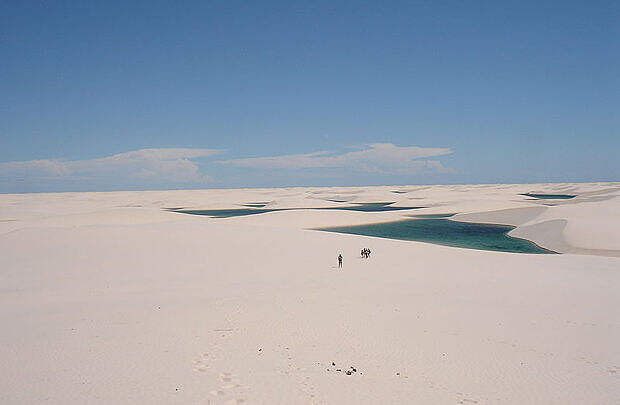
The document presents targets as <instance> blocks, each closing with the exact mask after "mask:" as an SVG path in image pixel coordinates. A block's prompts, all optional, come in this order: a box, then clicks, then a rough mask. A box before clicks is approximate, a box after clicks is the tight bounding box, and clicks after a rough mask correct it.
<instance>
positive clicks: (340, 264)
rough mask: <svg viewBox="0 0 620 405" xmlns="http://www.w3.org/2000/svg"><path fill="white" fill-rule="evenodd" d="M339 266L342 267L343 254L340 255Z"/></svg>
mask: <svg viewBox="0 0 620 405" xmlns="http://www.w3.org/2000/svg"><path fill="white" fill-rule="evenodd" d="M338 267H339V268H342V255H338Z"/></svg>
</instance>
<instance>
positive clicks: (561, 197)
mask: <svg viewBox="0 0 620 405" xmlns="http://www.w3.org/2000/svg"><path fill="white" fill-rule="evenodd" d="M521 195H524V196H526V197H533V198H538V199H545V200H570V199H571V198H575V197H577V196H576V195H572V194H533V193H525V194H521Z"/></svg>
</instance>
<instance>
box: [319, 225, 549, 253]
mask: <svg viewBox="0 0 620 405" xmlns="http://www.w3.org/2000/svg"><path fill="white" fill-rule="evenodd" d="M512 229H514V227H512V226H508V225H492V224H477V223H469V222H457V221H451V220H449V219H442V218H429V219H407V220H403V221H396V222H384V223H379V224H369V225H355V226H343V227H330V228H320V229H318V230H321V231H328V232H338V233H348V234H354V235H365V236H375V237H379V238H388V239H401V240H411V241H419V242H429V243H435V244H438V245H446V246H453V247H460V248H467V249H477V250H494V251H500V252H513V253H554V252H552V251H550V250H546V249H543V248H541V247H540V246H538V245H536V244H534V243H532V242H530V241H528V240H525V239H519V238H513V237H510V236H508V235H507V233H508V232H509V231H511V230H512Z"/></svg>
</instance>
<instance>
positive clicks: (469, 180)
mask: <svg viewBox="0 0 620 405" xmlns="http://www.w3.org/2000/svg"><path fill="white" fill-rule="evenodd" d="M1 10H2V11H1V12H0V193H21V192H56V191H110V190H146V189H181V188H222V187H290V186H363V185H397V184H403V185H404V184H474V183H538V182H590V181H620V159H618V151H620V114H619V112H620V22H619V21H620V3H619V2H617V1H596V0H594V1H570V0H564V1H527V0H524V1H442V0H430V1H406V2H404V1H402V2H401V1H385V2H377V1H355V2H352V1H335V0H332V1H314V2H307V1H304V2H297V1H263V2H251V1H246V2H239V1H234V0H226V1H205V0H203V1H189V0H186V1H183V2H178V1H158V0H150V1H115V0H107V1H88V0H84V1H71V2H69V1H62V0H56V1H36V0H33V1H5V2H2V5H1Z"/></svg>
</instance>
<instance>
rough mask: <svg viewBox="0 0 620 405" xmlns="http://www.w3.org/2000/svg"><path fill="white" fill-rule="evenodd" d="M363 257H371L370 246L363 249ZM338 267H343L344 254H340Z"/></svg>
mask: <svg viewBox="0 0 620 405" xmlns="http://www.w3.org/2000/svg"><path fill="white" fill-rule="evenodd" d="M362 257H363V258H364V259H368V258H369V257H370V249H368V248H363V249H362ZM338 267H339V268H340V267H342V254H339V255H338Z"/></svg>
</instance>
